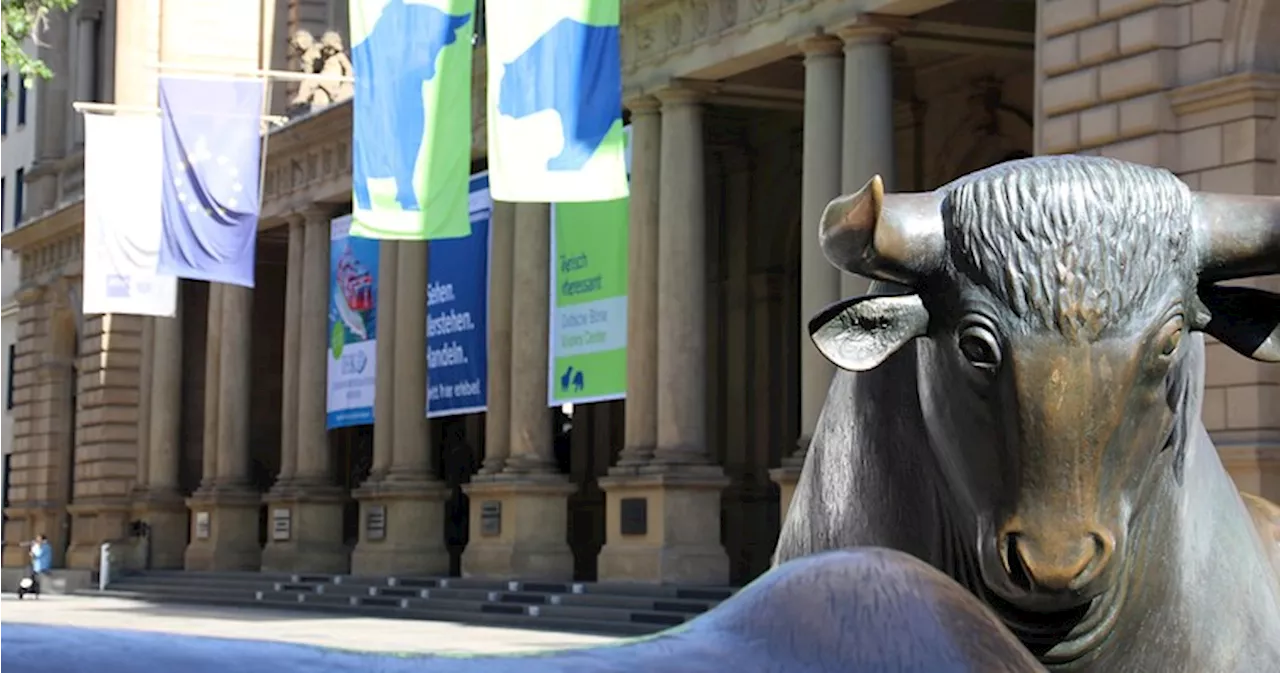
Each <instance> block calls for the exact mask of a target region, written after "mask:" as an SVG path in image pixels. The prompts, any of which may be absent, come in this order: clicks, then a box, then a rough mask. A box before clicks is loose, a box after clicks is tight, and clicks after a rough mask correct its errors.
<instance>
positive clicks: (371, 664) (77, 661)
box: [0, 549, 1043, 673]
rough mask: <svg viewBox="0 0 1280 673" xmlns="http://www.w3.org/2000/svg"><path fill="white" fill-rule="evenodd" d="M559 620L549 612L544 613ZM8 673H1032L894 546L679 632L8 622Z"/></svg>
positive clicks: (769, 581) (724, 606)
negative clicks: (404, 643)
mask: <svg viewBox="0 0 1280 673" xmlns="http://www.w3.org/2000/svg"><path fill="white" fill-rule="evenodd" d="M544 609H546V610H549V609H551V608H544ZM0 641H3V645H4V647H3V648H0V652H3V655H2V656H3V658H4V662H5V663H7V664H9V668H7V669H5V670H7V671H9V672H10V673H48V672H50V671H58V672H60V673H78V672H80V671H83V672H84V673H90V672H91V671H92V672H94V673H125V672H126V671H134V670H138V665H137V659H138V653H139V652H145V653H146V657H147V658H148V659H149V660H151V661H156V662H163V664H164V666H163V667H162V668H161V670H169V671H182V672H183V673H220V672H221V671H237V673H240V672H243V673H315V672H316V671H333V672H347V671H350V672H352V673H354V672H356V671H374V670H376V671H382V672H383V673H445V672H446V671H448V672H449V673H507V672H509V671H515V672H520V673H543V672H545V673H551V672H552V671H555V672H557V673H606V672H616V671H663V672H664V673H666V672H670V673H694V672H697V673H719V672H720V671H734V672H735V673H754V672H756V671H760V672H764V671H804V672H806V673H881V672H883V671H918V672H920V673H1034V672H1036V671H1043V668H1041V667H1040V666H1039V665H1038V664H1037V663H1036V661H1035V659H1034V658H1033V657H1032V656H1031V655H1030V654H1028V653H1027V652H1026V651H1025V650H1024V649H1023V648H1022V646H1021V645H1020V644H1019V643H1018V641H1017V640H1016V639H1015V638H1014V637H1013V636H1012V635H1011V634H1010V633H1009V632H1008V631H1007V630H1006V629H1005V628H1004V627H1003V626H1001V625H1000V622H999V620H997V619H996V617H995V615H993V614H992V613H991V611H990V610H988V609H987V608H986V607H985V606H983V605H982V603H980V602H979V601H978V600H977V599H975V598H974V597H973V596H972V595H970V594H969V593H968V592H966V591H965V590H964V589H962V588H961V587H960V586H959V585H957V584H956V583H955V582H953V581H951V580H950V579H948V578H947V577H946V576H945V575H943V574H942V573H939V572H938V571H937V570H935V569H933V568H931V567H929V566H928V565H926V564H924V563H922V562H920V561H919V560H917V559H914V558H912V557H910V556H908V555H906V554H902V553H899V552H894V551H891V550H887V549H871V550H867V549H863V550H854V551H837V552H829V553H826V554H819V555H815V556H811V557H809V558H804V559H799V560H796V561H794V562H792V563H789V564H787V565H784V566H782V567H779V568H776V569H774V570H772V571H771V572H768V573H766V574H764V575H762V576H761V577H759V578H758V579H757V580H756V581H755V582H753V583H752V584H751V585H750V586H748V587H746V588H745V589H743V590H742V591H740V592H739V593H738V594H737V595H735V596H733V597H732V598H730V599H728V600H726V601H724V602H723V603H721V604H720V605H718V606H717V607H715V608H714V609H712V610H711V611H709V612H707V613H705V614H702V615H700V616H698V617H697V618H695V619H694V620H692V621H690V622H689V623H687V624H686V625H685V626H683V627H679V628H675V629H671V630H669V631H666V632H664V633H661V634H658V635H657V636H654V637H647V638H635V639H631V640H624V641H622V642H619V643H609V644H606V645H601V646H595V647H583V648H575V649H569V650H562V651H559V652H543V653H535V654H532V655H519V654H516V655H491V656H474V657H464V658H459V657H450V656H414V655H403V654H401V655H393V656H388V655H385V654H371V653H359V652H352V651H349V650H347V651H343V650H326V649H321V648H317V647H310V646H305V645H294V644H286V643H272V642H262V641H232V640H225V639H221V638H218V639H213V638H202V637H195V636H185V635H177V634H170V633H148V632H146V631H126V630H108V629H79V628H71V627H65V626H43V625H35V624H6V625H5V627H4V630H3V632H0Z"/></svg>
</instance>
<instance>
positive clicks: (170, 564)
mask: <svg viewBox="0 0 1280 673" xmlns="http://www.w3.org/2000/svg"><path fill="white" fill-rule="evenodd" d="M133 520H135V521H145V522H146V523H147V527H148V529H149V530H148V533H147V537H145V538H137V540H138V542H137V544H136V545H135V548H134V552H133V558H132V559H131V562H130V563H129V564H128V565H129V567H133V568H139V569H157V570H181V569H182V568H183V565H184V562H185V561H184V559H185V556H186V551H187V531H188V530H190V526H191V514H190V512H189V510H187V505H186V503H185V502H184V501H183V499H182V495H181V494H180V493H178V492H177V491H150V490H147V491H135V492H134V495H133Z"/></svg>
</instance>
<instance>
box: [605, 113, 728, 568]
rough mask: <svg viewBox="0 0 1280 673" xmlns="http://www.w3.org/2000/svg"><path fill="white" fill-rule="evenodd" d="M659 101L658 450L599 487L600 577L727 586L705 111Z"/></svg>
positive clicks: (609, 477)
mask: <svg viewBox="0 0 1280 673" xmlns="http://www.w3.org/2000/svg"><path fill="white" fill-rule="evenodd" d="M656 95H657V98H658V100H659V101H661V104H662V121H661V130H660V132H659V137H660V141H659V143H660V150H659V152H658V155H659V161H658V163H659V168H658V174H659V178H660V180H661V186H660V187H659V189H658V192H659V196H658V234H657V265H658V266H657V272H658V278H657V293H658V294H657V323H656V327H657V358H656V360H657V362H656V367H655V369H656V371H657V380H656V391H655V396H656V399H657V432H656V446H655V448H654V451H653V456H652V458H651V459H650V460H649V462H648V464H646V465H642V466H639V467H638V468H637V469H636V473H635V474H634V475H626V474H616V475H610V476H608V477H605V478H603V479H600V488H602V489H603V490H604V491H605V493H606V501H605V510H606V513H607V517H608V518H607V523H606V527H605V531H606V532H605V535H606V543H605V546H604V548H603V549H602V550H601V552H600V559H599V578H600V580H601V581H611V580H620V581H628V580H629V581H644V582H658V583H680V584H723V583H725V582H727V581H728V579H729V561H728V557H727V556H726V555H725V552H724V548H723V547H722V546H721V545H720V492H721V491H722V490H723V489H724V487H725V486H727V485H728V484H729V480H728V479H727V478H726V477H725V476H724V471H723V470H722V469H721V468H720V467H719V466H718V465H716V464H714V462H713V461H712V460H711V458H710V456H709V455H708V454H707V419H706V409H707V402H706V392H705V391H706V382H705V380H704V379H705V373H706V358H707V337H706V287H707V283H706V250H707V243H706V236H707V230H706V212H705V211H706V204H705V198H706V197H705V194H706V186H705V182H704V180H705V177H704V168H703V152H704V146H703V133H702V124H703V121H702V104H701V100H700V97H699V95H698V94H697V93H696V92H694V91H689V90H687V89H680V88H670V89H664V90H662V91H659V92H658V93H657V94H656ZM637 130H638V129H637ZM650 132H652V128H651V131H650ZM633 133H635V131H633ZM641 142H643V138H642V139H641ZM649 151H650V152H652V149H650V150H649ZM651 156H652V155H650V158H651ZM636 158H637V155H635V154H633V155H632V160H633V161H634V160H635V159H636ZM652 173H653V171H652V169H650V170H649V175H650V176H652ZM634 179H635V180H636V182H639V181H640V180H641V179H642V178H641V177H640V176H639V175H636V176H635V178H634ZM648 179H652V178H651V177H650V178H648ZM636 189H637V190H638V191H639V193H640V194H645V191H644V190H645V189H646V187H644V186H641V185H639V184H637V185H636Z"/></svg>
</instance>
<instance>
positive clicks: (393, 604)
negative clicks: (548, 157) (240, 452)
mask: <svg viewBox="0 0 1280 673" xmlns="http://www.w3.org/2000/svg"><path fill="white" fill-rule="evenodd" d="M77 593H78V594H80V595H87V596H111V597H117V598H128V599H134V600H145V601H150V602H159V603H171V604H198V605H219V606H226V607H246V608H255V607H256V608H271V609H276V610H288V611H309V612H325V613H329V614H350V615H360V616H369V617H387V618H396V619H423V620H431V621H448V622H458V623H465V624H474V625H478V626H502V627H512V628H534V629H547V630H557V631H575V632H582V633H597V634H601V635H614V636H620V635H621V636H633V635H649V634H653V633H655V632H657V631H659V630H661V629H663V628H666V625H663V624H655V623H651V622H646V621H644V620H628V621H614V620H601V619H592V618H589V617H586V618H584V617H580V616H575V615H568V614H563V615H562V614H551V615H544V614H530V613H529V612H527V611H525V610H523V609H522V606H518V605H512V606H503V605H488V604H476V603H468V602H462V603H459V602H457V601H448V602H447V603H446V602H445V601H444V600H443V599H441V600H436V601H431V600H422V599H418V600H415V601H413V602H412V603H410V604H409V605H408V607H405V603H404V601H403V600H391V601H388V602H387V603H382V602H378V601H372V602H370V601H368V600H367V597H360V598H358V601H359V603H358V604H357V605H352V604H350V602H349V599H350V597H335V596H325V595H323V594H311V595H309V594H290V593H283V592H262V593H261V595H260V597H259V594H256V593H255V594H253V595H251V596H248V597H245V596H243V595H241V594H239V593H228V592H225V591H219V590H213V589H197V588H191V589H189V590H188V591H186V592H173V591H153V590H150V589H148V590H146V591H133V590H117V589H107V590H106V591H102V592H100V591H97V590H96V589H95V590H86V591H81V592H77ZM299 596H302V597H303V600H302V601H299V600H298V597H299ZM344 599H347V600H344ZM485 607H488V608H489V609H484V608H485ZM508 607H510V608H516V609H515V610H503V609H494V608H508Z"/></svg>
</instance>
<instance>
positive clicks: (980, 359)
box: [957, 325, 1000, 370]
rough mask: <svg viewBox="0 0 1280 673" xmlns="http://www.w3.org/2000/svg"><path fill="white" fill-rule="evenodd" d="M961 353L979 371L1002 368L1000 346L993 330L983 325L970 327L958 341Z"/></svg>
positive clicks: (963, 330) (961, 334) (964, 330)
mask: <svg viewBox="0 0 1280 673" xmlns="http://www.w3.org/2000/svg"><path fill="white" fill-rule="evenodd" d="M957 345H959V347H960V352H961V353H962V354H963V355H964V357H965V359H966V360H968V361H969V364H971V365H973V366H974V367H977V368H978V369H984V370H993V369H995V368H997V367H999V366H1000V345H999V344H998V343H997V342H996V337H995V335H994V334H992V333H991V330H989V329H987V328H986V327H983V326H982V325H969V326H968V327H965V328H964V329H962V330H961V331H960V336H959V338H958V340H957Z"/></svg>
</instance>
